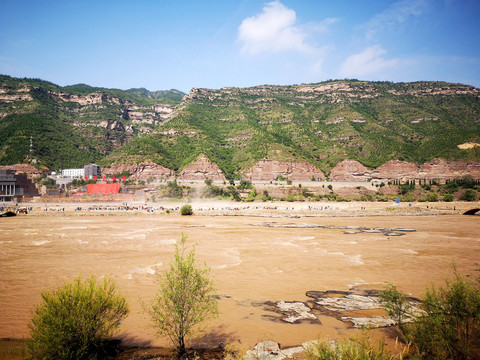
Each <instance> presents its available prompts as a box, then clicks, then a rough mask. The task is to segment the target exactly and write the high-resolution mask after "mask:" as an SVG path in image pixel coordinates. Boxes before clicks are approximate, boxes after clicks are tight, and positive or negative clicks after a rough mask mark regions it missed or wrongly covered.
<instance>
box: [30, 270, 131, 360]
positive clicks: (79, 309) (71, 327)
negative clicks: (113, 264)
mask: <svg viewBox="0 0 480 360" xmlns="http://www.w3.org/2000/svg"><path fill="white" fill-rule="evenodd" d="M128 311H129V308H128V305H127V302H126V300H125V298H124V297H122V296H121V295H120V294H119V293H118V291H117V287H116V285H115V283H114V282H113V280H111V279H109V278H106V279H104V280H103V281H102V282H101V283H97V280H96V279H95V277H93V276H90V277H89V278H87V279H85V280H82V278H81V277H78V278H76V279H75V280H73V281H72V282H70V283H67V284H65V285H64V286H62V287H60V288H59V289H58V290H56V291H54V292H51V293H49V292H42V304H40V305H39V306H38V307H37V308H36V309H35V313H34V316H33V319H32V320H31V322H30V324H29V327H30V330H31V335H30V338H29V339H28V340H27V341H26V349H27V351H28V353H29V354H30V356H31V358H32V359H52V360H54V359H65V360H68V359H72V360H73V359H87V358H91V357H92V356H96V355H98V354H101V353H104V352H105V351H106V340H108V339H110V338H111V337H112V336H113V335H114V334H115V333H116V331H117V330H118V327H119V325H120V322H121V321H122V319H123V318H124V317H125V316H126V315H127V313H128Z"/></svg>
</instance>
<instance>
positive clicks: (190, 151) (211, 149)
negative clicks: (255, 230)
mask: <svg viewBox="0 0 480 360" xmlns="http://www.w3.org/2000/svg"><path fill="white" fill-rule="evenodd" d="M479 96H480V90H479V89H476V88H475V87H472V86H467V85H461V84H450V83H444V82H416V83H388V82H365V81H357V80H342V81H329V82H324V83H318V84H309V85H297V86H268V85H265V86H256V87H251V88H245V89H240V88H223V89H219V90H212V89H192V91H190V93H189V94H188V95H187V96H185V98H184V99H183V101H182V102H181V103H180V104H179V105H178V106H177V107H176V110H175V114H174V116H172V118H170V119H169V120H168V122H165V123H163V124H161V125H159V126H158V127H157V128H156V129H155V131H153V132H151V133H149V134H147V135H145V136H142V137H140V138H138V139H136V140H134V141H132V142H130V143H128V144H126V145H124V146H123V147H121V148H118V149H116V150H114V151H113V152H112V153H111V154H110V155H108V156H107V157H106V158H105V159H104V160H102V163H103V164H104V165H110V164H115V163H135V162H139V161H143V160H153V161H154V162H156V163H158V164H161V165H163V166H165V167H167V168H170V169H174V170H176V171H178V170H180V169H182V168H183V167H185V166H186V165H187V164H189V163H191V162H192V161H193V160H195V159H196V158H197V157H198V156H199V155H202V154H203V155H205V156H207V157H208V158H209V159H210V160H212V161H213V162H215V163H216V164H217V165H218V166H219V167H220V168H221V169H222V171H223V172H224V173H225V174H226V175H227V177H229V178H232V177H238V176H239V174H241V173H245V172H246V171H247V170H248V169H250V168H251V167H252V166H253V165H254V164H255V163H257V162H258V161H259V160H262V159H269V160H279V161H300V162H306V163H310V164H313V165H314V166H315V167H317V168H318V169H321V170H322V171H323V172H325V173H329V172H330V170H331V169H332V168H333V167H334V166H335V165H337V164H338V163H339V162H341V161H342V160H345V159H352V160H357V161H359V162H360V163H361V164H363V165H365V166H368V167H378V166H380V165H382V164H384V163H385V162H387V161H389V160H394V159H396V160H404V161H410V162H413V163H417V164H421V163H424V162H426V161H430V160H432V159H434V158H439V157H440V158H445V159H450V160H456V159H463V160H480V148H479V147H472V148H471V149H460V148H459V147H458V145H461V144H464V143H467V142H470V143H479V142H480V98H479Z"/></svg>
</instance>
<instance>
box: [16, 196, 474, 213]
mask: <svg viewBox="0 0 480 360" xmlns="http://www.w3.org/2000/svg"><path fill="white" fill-rule="evenodd" d="M185 204H189V205H191V206H192V209H193V212H194V215H207V216H220V215H223V216H235V215H237V216H240V215H243V216H287V217H288V216H316V217H338V216H341V217H344V216H345V217H348V216H353V217H358V216H390V215H409V216H412V215H460V214H463V213H464V212H466V211H467V210H470V209H473V208H478V207H480V205H479V203H478V202H465V201H456V202H449V203H445V202H410V203H395V202H329V201H317V202H284V201H269V202H251V203H238V202H234V201H224V200H208V201H205V200H192V201H158V202H148V203H145V202H140V201H130V202H123V203H118V202H86V203H83V202H82V203H78V202H62V203H42V204H38V203H35V204H32V203H19V204H18V208H21V209H25V210H26V212H27V215H36V216H45V215H49V216H50V215H118V216H121V215H152V214H156V215H163V214H165V215H169V214H175V213H178V212H179V209H180V207H181V206H183V205H185ZM22 215H23V214H22Z"/></svg>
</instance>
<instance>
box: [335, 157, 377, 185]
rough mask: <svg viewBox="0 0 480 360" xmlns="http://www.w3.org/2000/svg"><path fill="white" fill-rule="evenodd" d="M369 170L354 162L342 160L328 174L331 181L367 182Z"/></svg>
mask: <svg viewBox="0 0 480 360" xmlns="http://www.w3.org/2000/svg"><path fill="white" fill-rule="evenodd" d="M370 176H371V170H370V169H368V168H367V167H365V166H363V165H362V164H360V163H359V162H358V161H355V160H343V161H342V162H340V163H338V164H337V166H335V167H334V168H333V169H332V171H331V172H330V180H332V181H367V179H368V178H370Z"/></svg>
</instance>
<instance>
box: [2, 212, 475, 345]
mask: <svg viewBox="0 0 480 360" xmlns="http://www.w3.org/2000/svg"><path fill="white" fill-rule="evenodd" d="M272 225H273V226H272ZM284 225H288V226H284ZM307 225H326V226H330V227H334V226H337V227H342V226H363V227H368V228H392V227H403V228H409V229H414V230H416V231H415V232H406V233H405V235H403V236H389V235H385V234H384V233H382V232H356V231H355V230H353V231H349V230H348V229H338V228H318V227H309V226H307ZM182 233H185V234H188V239H189V240H188V241H189V243H190V244H192V245H193V244H195V246H196V254H197V260H198V261H199V262H201V263H203V262H205V263H206V264H207V265H208V266H209V267H210V268H211V276H212V278H213V279H214V283H215V286H216V288H217V289H218V293H219V295H220V310H221V314H220V316H219V318H218V319H217V320H214V321H212V322H210V323H209V324H208V327H209V329H210V330H211V333H210V334H209V335H208V336H206V337H205V338H204V339H203V340H202V342H203V344H211V345H216V344H218V343H220V342H223V343H229V342H230V343H234V342H240V343H241V344H242V346H243V345H244V346H246V347H252V346H253V345H254V344H255V343H256V342H258V341H262V340H267V339H271V340H275V341H277V342H279V343H281V344H282V346H289V345H297V344H300V343H301V342H303V341H307V340H313V339H315V338H317V337H319V336H326V335H328V336H333V337H336V336H346V335H349V334H351V333H352V331H353V330H352V329H351V325H349V324H348V323H344V322H341V321H339V320H337V319H335V318H333V317H328V316H324V317H322V318H321V319H320V321H321V324H318V323H317V324H309V323H304V324H288V323H285V322H282V321H272V320H271V316H269V315H274V314H273V313H271V312H269V311H268V310H266V309H265V307H264V306H262V304H263V303H265V302H268V301H272V302H277V301H281V300H285V301H307V300H308V298H307V297H306V295H305V293H306V291H309V290H318V291H323V290H348V289H349V288H350V287H351V286H355V285H363V286H365V287H367V288H368V287H371V288H375V287H378V286H380V285H381V284H383V283H384V282H387V281H388V282H391V283H394V284H396V285H397V287H398V288H399V289H400V290H402V291H405V292H409V293H411V294H413V295H414V296H420V295H421V294H422V292H423V291H424V289H425V286H426V285H428V284H430V283H434V284H441V283H442V282H443V279H444V277H445V276H447V275H448V273H449V266H450V264H451V263H452V262H455V264H456V265H457V267H458V270H459V271H460V272H463V273H466V272H471V271H472V270H473V269H474V268H475V264H476V263H478V262H480V217H478V216H470V217H469V216H461V215H444V216H441V215H438V216H375V217H368V216H366V217H301V218H286V217H250V216H198V215H197V216H192V217H181V216H179V215H173V214H170V215H137V216H135V215H127V216H87V215H85V216H79V215H73V214H67V215H64V216H17V217H13V218H3V219H1V220H0V338H3V337H20V338H21V337H26V336H28V333H29V329H28V322H29V320H30V318H31V313H32V311H33V310H34V308H35V306H36V305H37V304H39V302H40V299H41V298H40V293H41V291H44V290H53V289H55V288H56V287H58V286H60V285H61V284H63V283H64V282H66V281H70V280H71V279H73V278H74V277H76V276H78V275H80V274H84V275H88V274H90V273H92V274H94V275H96V276H98V277H103V276H110V277H112V278H113V279H114V280H115V281H116V282H117V284H118V286H119V288H120V291H121V292H122V293H123V294H124V295H125V296H126V297H127V298H128V301H129V303H130V306H131V312H130V314H129V316H128V318H127V319H126V320H125V321H124V322H123V324H122V328H121V332H120V336H121V337H122V338H123V339H124V340H125V341H126V343H128V344H141V345H166V344H167V342H166V340H165V339H162V338H160V337H158V336H157V335H156V334H155V331H154V330H153V329H152V328H151V325H150V321H149V319H148V316H147V315H146V314H145V313H144V312H143V310H142V306H141V300H144V301H148V300H149V299H151V298H152V297H153V296H154V293H155V291H156V289H157V284H156V282H155V272H156V271H157V272H162V271H164V270H166V269H167V266H168V263H169V261H170V260H171V258H172V254H173V252H174V245H173V244H174V243H175V242H176V241H177V240H178V239H179V238H180V236H181V234H182Z"/></svg>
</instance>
